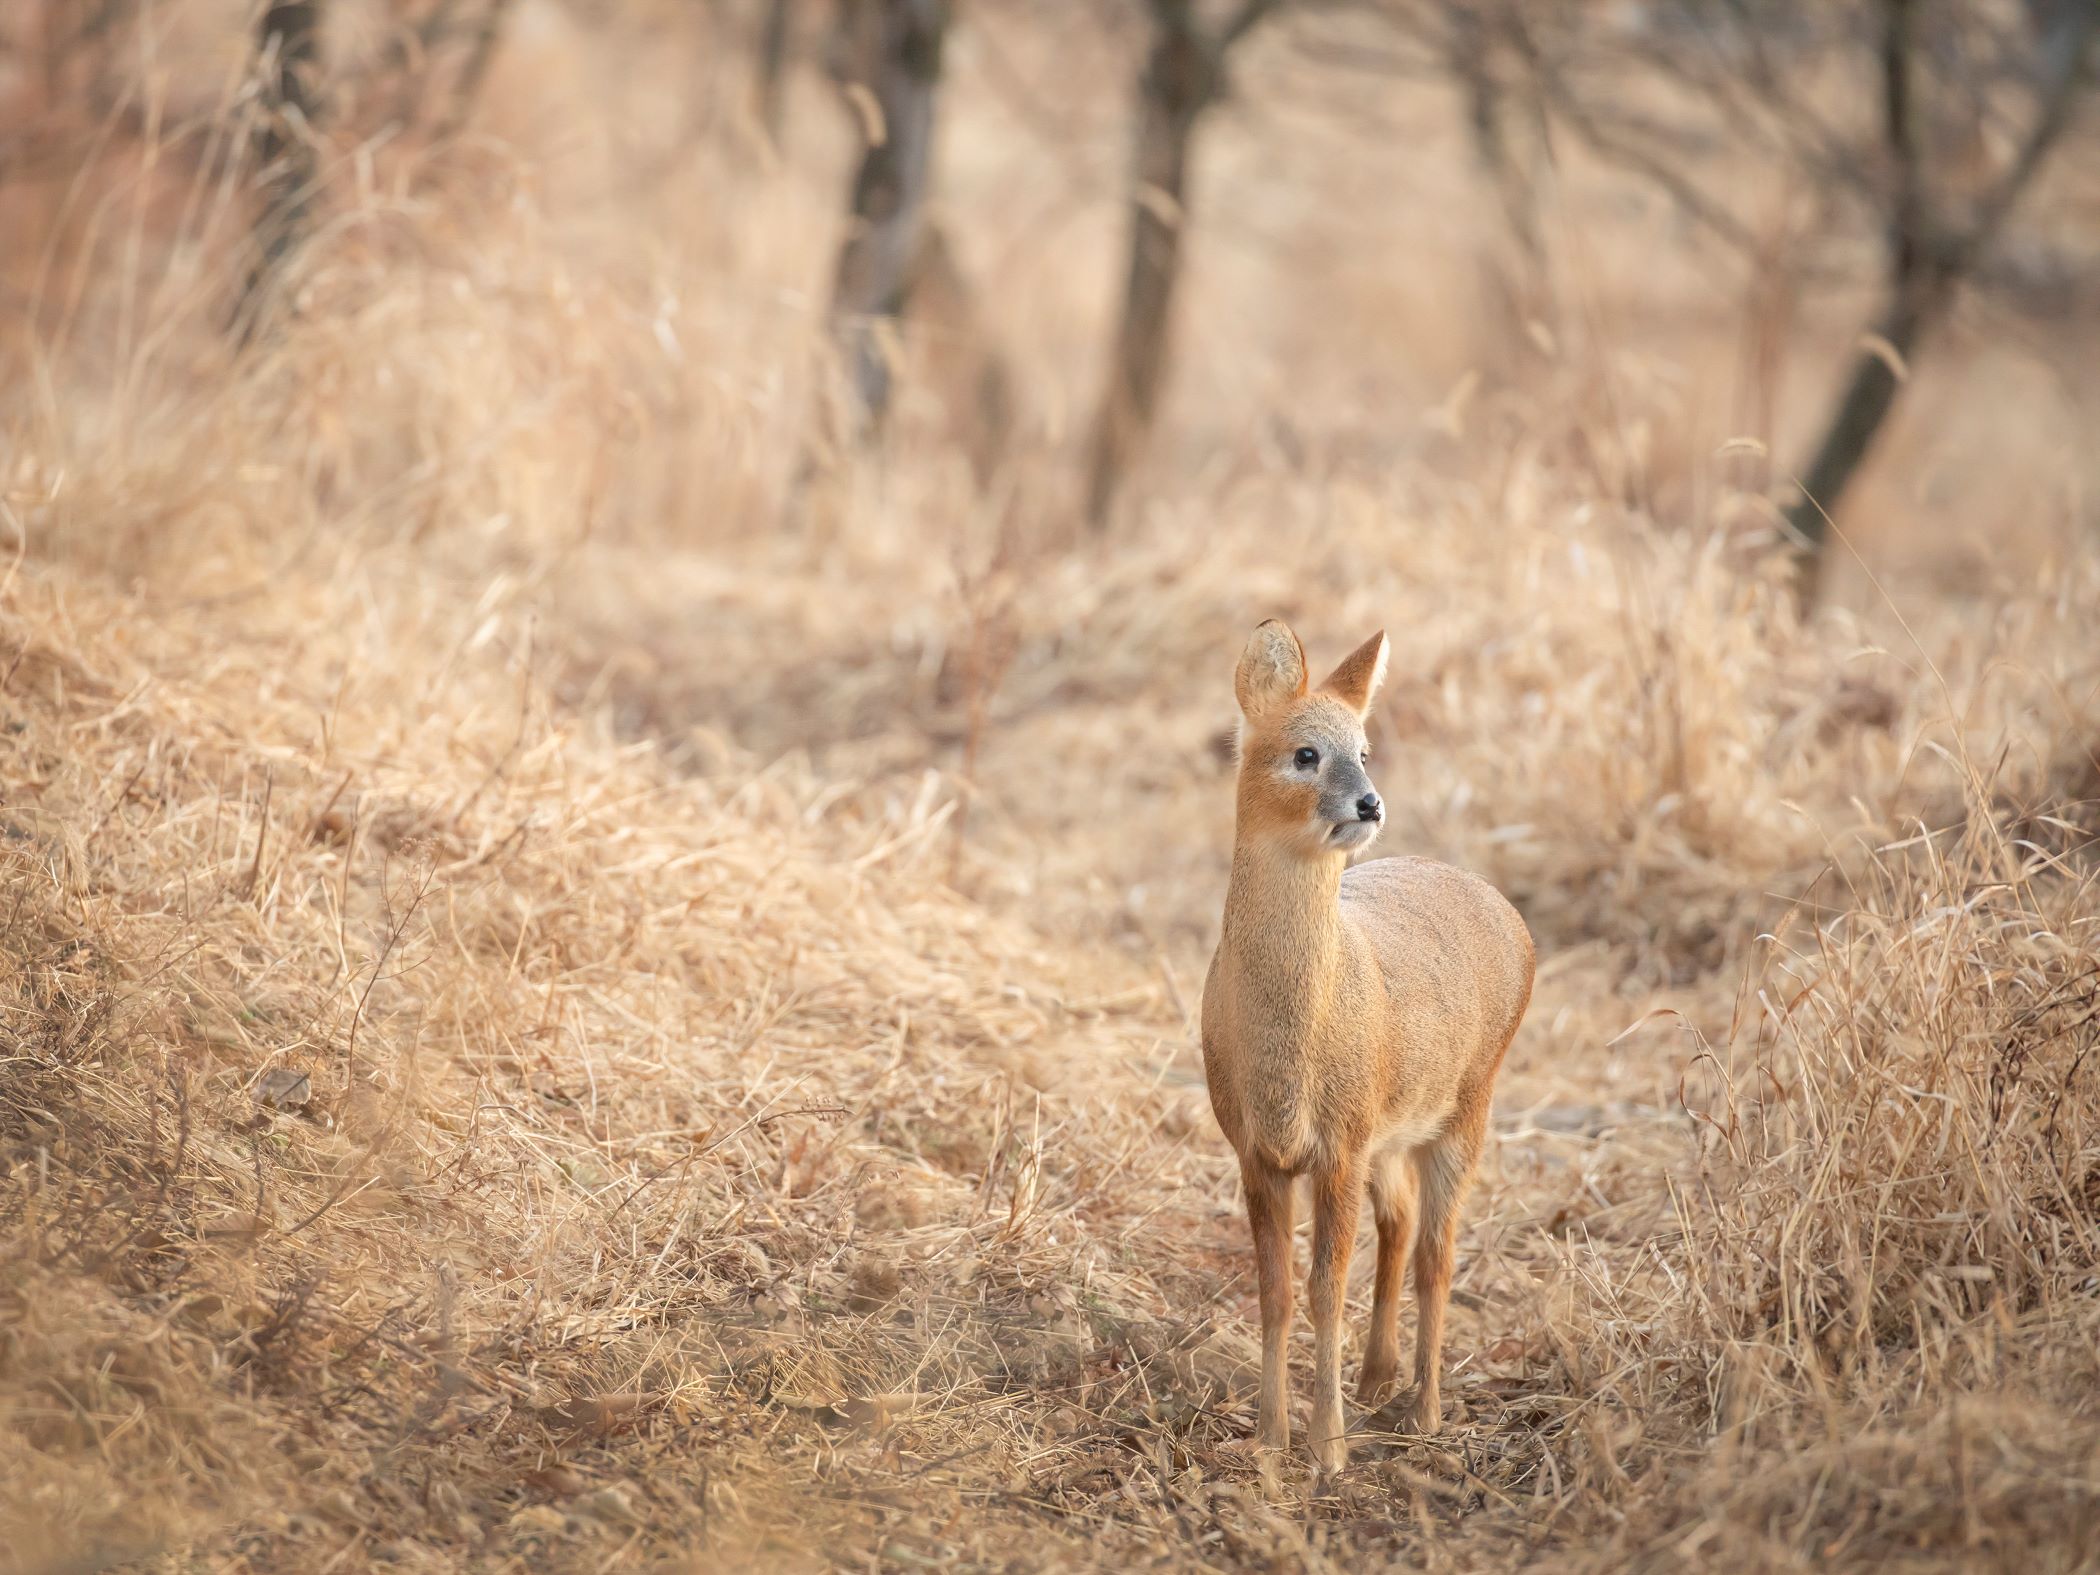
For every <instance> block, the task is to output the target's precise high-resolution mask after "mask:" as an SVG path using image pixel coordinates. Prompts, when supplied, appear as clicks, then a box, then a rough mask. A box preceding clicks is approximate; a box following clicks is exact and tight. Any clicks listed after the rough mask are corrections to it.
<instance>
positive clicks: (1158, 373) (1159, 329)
mask: <svg viewBox="0 0 2100 1575" xmlns="http://www.w3.org/2000/svg"><path fill="white" fill-rule="evenodd" d="M1216 68H1217V63H1216V60H1215V59H1214V58H1213V56H1212V54H1211V50H1210V46H1209V43H1208V41H1207V40H1205V39H1204V38H1203V37H1202V36H1201V35H1200V34H1199V33H1198V32H1197V31H1196V28H1195V24H1194V20H1193V18H1192V17H1190V16H1189V14H1188V9H1187V7H1185V6H1184V7H1179V8H1173V9H1171V10H1169V9H1162V10H1161V13H1160V20H1159V25H1158V27H1157V29H1156V31H1155V32H1154V34H1153V39H1152V53H1151V56H1150V58H1149V59H1148V60H1147V61H1146V63H1145V71H1144V75H1143V76H1142V77H1141V78H1140V79H1139V83H1138V134H1137V159H1136V173H1135V178H1134V180H1133V181H1132V186H1131V198H1130V259H1129V265H1128V270H1127V272H1126V274H1125V276H1124V283H1123V315H1122V319H1121V321H1120V323H1119V325H1118V327H1117V329H1116V341H1115V345H1114V347H1113V349H1112V350H1111V351H1110V353H1109V372H1108V389H1107V392H1106V393H1105V394H1104V395H1103V396H1102V401H1101V413H1100V416H1099V417H1098V419H1097V421H1096V423H1095V427H1094V447H1093V457H1092V460H1091V463H1090V464H1089V466H1088V471H1087V491H1086V513H1087V519H1088V521H1089V522H1090V523H1091V524H1093V525H1096V526H1099V525H1102V524H1104V523H1106V521H1107V519H1108V511H1109V509H1110V507H1111V506H1112V505H1113V504H1114V502H1115V497H1116V492H1117V490H1118V489H1119V488H1120V487H1121V486H1122V484H1123V477H1124V474H1125V473H1126V472H1127V471H1128V469H1129V468H1130V464H1131V462H1132V460H1133V459H1134V458H1135V457H1136V456H1137V454H1138V453H1139V452H1140V451H1141V450H1142V449H1143V447H1144V444H1145V439H1146V438H1147V436H1149V435H1150V432H1151V429H1152V419H1153V416H1154V415H1155V414H1156V413H1157V411H1158V408H1159V391H1160V386H1161V384H1162V383H1163V382H1164V381H1165V376H1166V366H1167V351H1168V347H1169V346H1168V341H1169V336H1170V330H1171V328H1172V318H1171V313H1172V311H1173V305H1174V287H1175V285H1176V284H1177V283H1178V282H1179V280H1180V277H1181V232H1182V224H1183V220H1184V218H1185V217H1186V215H1187V211H1188V167H1189V142H1190V139H1191V136H1192V134H1193V133H1194V131H1195V129H1196V122H1197V120H1198V119H1199V118H1200V117H1201V115H1202V113H1203V111H1204V109H1205V108H1206V107H1207V106H1208V105H1209V103H1210V101H1211V99H1212V97H1213V96H1214V95H1215V92H1216V81H1215V76H1216Z"/></svg>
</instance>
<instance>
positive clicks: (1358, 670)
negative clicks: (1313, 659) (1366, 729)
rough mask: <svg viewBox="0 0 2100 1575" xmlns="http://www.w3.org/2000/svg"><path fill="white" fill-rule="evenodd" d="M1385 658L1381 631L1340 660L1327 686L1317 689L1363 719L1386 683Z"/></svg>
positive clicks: (1384, 646)
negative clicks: (1380, 688)
mask: <svg viewBox="0 0 2100 1575" xmlns="http://www.w3.org/2000/svg"><path fill="white" fill-rule="evenodd" d="M1385 657H1386V644H1385V631H1384V630H1383V629H1381V630H1379V631H1378V632H1377V633H1376V634H1374V635H1372V636H1371V638H1370V639H1368V640H1366V641H1364V643H1363V644H1362V645H1359V646H1358V647H1357V648H1356V649H1355V650H1353V651H1351V652H1350V653H1349V654H1348V655H1347V656H1345V657H1343V658H1342V664H1341V666H1339V667H1337V668H1336V669H1335V670H1334V671H1333V672H1331V673H1329V674H1328V675H1327V682H1325V683H1324V684H1322V685H1320V687H1321V688H1322V689H1323V690H1325V691H1326V692H1327V693H1328V694H1331V695H1333V696H1334V697H1335V698H1336V699H1337V700H1339V701H1341V702H1342V703H1343V704H1344V705H1346V706H1348V707H1349V708H1350V709H1351V710H1352V711H1354V712H1355V713H1356V714H1357V715H1358V716H1362V715H1363V714H1364V713H1365V712H1366V711H1368V710H1370V709H1371V700H1372V697H1373V696H1375V695H1376V694H1377V693H1378V686H1379V685H1380V684H1382V683H1384V682H1385Z"/></svg>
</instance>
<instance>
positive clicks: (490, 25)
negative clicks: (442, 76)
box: [434, 0, 511, 142]
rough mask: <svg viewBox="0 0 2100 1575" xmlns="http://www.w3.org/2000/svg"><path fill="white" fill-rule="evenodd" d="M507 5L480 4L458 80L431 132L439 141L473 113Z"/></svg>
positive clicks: (496, 0)
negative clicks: (435, 127) (435, 126)
mask: <svg viewBox="0 0 2100 1575" xmlns="http://www.w3.org/2000/svg"><path fill="white" fill-rule="evenodd" d="M510 8H511V0H486V3H485V4H484V5H483V6H482V8H481V16H480V18H479V19H478V20H477V21H476V22H475V24H474V31H473V33H472V35H471V36H470V38H469V40H468V44H467V58H466V61H465V63H464V64H462V65H461V66H460V68H459V80H458V81H457V82H455V83H453V84H452V97H451V99H450V101H449V102H448V103H447V104H446V106H445V114H444V118H443V119H442V120H440V121H439V122H438V125H437V130H436V132H435V133H434V135H435V136H436V138H437V140H438V141H440V142H444V141H449V140H450V139H451V138H453V137H456V136H458V135H459V133H460V132H461V130H463V129H464V128H465V126H466V124H467V117H468V116H470V115H472V114H473V113H474V101H475V100H476V99H477V98H479V97H480V96H481V85H482V83H484V82H486V81H487V80H488V75H489V66H490V65H491V64H492V63H493V62H494V61H495V58H496V45H497V44H498V43H499V42H501V40H502V37H503V19H504V17H505V15H506V14H508V12H509V11H510Z"/></svg>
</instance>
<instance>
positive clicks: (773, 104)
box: [758, 0, 795, 148]
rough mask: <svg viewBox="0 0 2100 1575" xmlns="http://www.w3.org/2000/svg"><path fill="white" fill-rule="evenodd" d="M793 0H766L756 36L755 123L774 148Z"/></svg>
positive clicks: (777, 130)
mask: <svg viewBox="0 0 2100 1575" xmlns="http://www.w3.org/2000/svg"><path fill="white" fill-rule="evenodd" d="M794 11H795V4H794V0H766V15H765V20H764V22H763V23H762V24H761V26H760V29H759V35H758V123H759V126H760V127H761V128H762V129H763V130H764V131H765V134H766V138H767V140H768V141H770V142H771V143H772V144H773V146H774V147H776V148H777V147H779V146H780V99H781V89H782V85H783V84H784V83H785V81H786V79H787V52H788V33H789V26H788V24H789V23H790V22H791V21H792V20H793V18H794Z"/></svg>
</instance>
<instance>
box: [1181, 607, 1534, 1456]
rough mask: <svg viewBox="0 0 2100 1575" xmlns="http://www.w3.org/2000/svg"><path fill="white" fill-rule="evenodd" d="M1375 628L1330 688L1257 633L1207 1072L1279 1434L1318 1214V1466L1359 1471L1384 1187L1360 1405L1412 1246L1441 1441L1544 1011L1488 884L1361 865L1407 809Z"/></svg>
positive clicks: (1525, 940)
mask: <svg viewBox="0 0 2100 1575" xmlns="http://www.w3.org/2000/svg"><path fill="white" fill-rule="evenodd" d="M1385 666H1386V640H1385V636H1384V634H1383V633H1379V634H1375V635H1373V636H1372V637H1371V638H1370V639H1369V640H1366V641H1365V642H1364V643H1363V644H1362V645H1361V646H1359V647H1357V649H1356V650H1355V651H1354V652H1352V653H1351V654H1350V655H1349V656H1348V657H1346V658H1345V659H1344V660H1343V662H1342V664H1341V665H1340V666H1339V667H1337V668H1336V669H1335V670H1334V671H1333V672H1332V673H1331V674H1330V675H1328V678H1327V680H1326V682H1324V683H1322V684H1321V685H1320V686H1319V687H1318V688H1317V689H1314V688H1311V687H1310V686H1309V685H1308V683H1307V681H1306V679H1307V674H1306V665H1305V648H1304V647H1303V646H1302V645H1300V644H1299V642H1298V637H1297V636H1296V635H1294V634H1292V633H1291V631H1290V630H1289V629H1288V628H1286V627H1285V626H1284V625H1283V624H1282V623H1280V622H1278V621H1276V620H1273V619H1272V620H1270V621H1269V622H1267V623H1265V624H1263V625H1262V626H1261V627H1260V628H1258V629H1256V630H1255V631H1254V634H1253V636H1252V637H1251V638H1250V639H1249V640H1248V642H1247V648H1246V651H1245V653H1244V654H1243V655H1242V656H1241V657H1240V663H1239V671H1238V673H1237V674H1236V676H1235V688H1236V689H1237V691H1238V695H1239V703H1240V711H1241V713H1242V716H1243V718H1244V721H1243V723H1242V726H1241V731H1240V759H1239V787H1238V805H1237V825H1236V829H1235V835H1234V839H1233V850H1232V878H1231V883H1230V885H1229V886H1228V887H1227V888H1226V893H1225V925H1224V933H1223V934H1222V936H1221V937H1220V939H1219V941H1218V950H1217V954H1216V956H1215V957H1213V958H1212V960H1211V965H1210V976H1209V979H1208V980H1207V981H1206V982H1205V984H1204V987H1203V1068H1204V1075H1205V1078H1206V1080H1207V1081H1208V1083H1209V1085H1210V1099H1211V1108H1212V1110H1213V1111H1215V1112H1216V1114H1217V1118H1218V1125H1219V1126H1220V1127H1222V1128H1223V1129H1224V1132H1225V1136H1226V1138H1227V1140H1228V1141H1230V1142H1231V1144H1232V1146H1233V1148H1234V1150H1235V1151H1237V1153H1238V1154H1239V1159H1240V1175H1241V1179H1242V1181H1243V1182H1244V1184H1245V1188H1246V1194H1247V1220H1248V1224H1249V1225H1250V1226H1251V1228H1252V1230H1253V1235H1254V1267H1255V1275H1256V1279H1257V1282H1258V1284H1259V1288H1260V1295H1261V1335H1262V1338H1261V1400H1260V1413H1259V1422H1258V1426H1257V1429H1256V1435H1255V1436H1256V1441H1257V1442H1258V1443H1259V1444H1261V1445H1263V1446H1267V1447H1269V1448H1275V1449H1282V1448H1287V1447H1288V1446H1289V1444H1290V1436H1291V1424H1290V1415H1289V1411H1288V1409H1287V1403H1286V1395H1287V1388H1288V1383H1287V1367H1286V1353H1287V1350H1288V1346H1289V1337H1290V1325H1291V1305H1292V1297H1291V1210H1292V1194H1293V1184H1294V1183H1296V1182H1298V1181H1300V1179H1301V1178H1302V1179H1303V1181H1304V1182H1305V1183H1307V1184H1308V1190H1309V1191H1310V1194H1311V1200H1312V1222H1313V1240H1312V1272H1311V1274H1310V1276H1309V1281H1308V1286H1307V1289H1308V1291H1309V1293H1310V1297H1309V1299H1310V1301H1311V1303H1312V1321H1313V1342H1314V1343H1313V1353H1314V1354H1313V1412H1312V1433H1311V1441H1312V1448H1313V1455H1314V1458H1315V1459H1316V1460H1317V1461H1318V1463H1319V1465H1320V1466H1321V1468H1322V1469H1324V1470H1330V1471H1331V1470H1336V1469H1339V1468H1340V1467H1341V1465H1342V1464H1343V1462H1344V1461H1345V1459H1346V1458H1347V1445H1346V1443H1345V1441H1344V1437H1343V1427H1342V1395H1341V1338H1340V1322H1341V1312H1342V1297H1343V1293H1344V1290H1345V1287H1346V1283H1347V1279H1348V1272H1349V1257H1350V1254H1351V1252H1352V1251H1353V1250H1354V1247H1355V1241H1356V1225H1357V1217H1358V1214H1359V1212H1360V1209H1361V1207H1362V1201H1363V1197H1364V1193H1365V1191H1366V1190H1367V1189H1368V1191H1369V1193H1370V1197H1371V1210H1372V1214H1373V1215H1374V1217H1375V1218H1376V1221H1377V1226H1378V1269H1377V1275H1376V1278H1375V1282H1374V1290H1373V1305H1372V1312H1371V1329H1370V1338H1369V1341H1368V1343H1367V1344H1366V1346H1365V1349H1364V1361H1363V1376H1362V1382H1361V1387H1360V1390H1359V1397H1360V1398H1361V1399H1362V1401H1363V1402H1364V1403H1365V1404H1366V1405H1371V1404H1375V1403H1377V1402H1378V1401H1379V1400H1380V1399H1381V1397H1382V1396H1383V1395H1384V1394H1385V1392H1386V1391H1387V1390H1388V1389H1389V1387H1390V1386H1391V1385H1392V1383H1393V1380H1394V1379H1395V1377H1396V1376H1397V1374H1398V1372H1399V1365H1400V1328H1399V1297H1400V1281H1401V1278H1402V1275H1403V1273H1404V1272H1405V1270H1406V1266H1407V1259H1408V1252H1409V1248H1410V1247H1412V1248H1413V1252H1414V1264H1415V1298H1416V1302H1417V1314H1418V1318H1419V1325H1418V1328H1417V1332H1416V1339H1415V1362H1414V1370H1415V1387H1414V1391H1413V1394H1412V1396H1411V1398H1410V1402H1409V1404H1408V1406H1407V1408H1406V1409H1405V1412H1404V1414H1403V1425H1404V1426H1405V1427H1407V1428H1408V1429H1409V1430H1411V1431H1416V1432H1421V1433H1429V1432H1434V1431H1435V1430H1436V1427H1437V1423H1438V1418H1439V1402H1438V1394H1437V1372H1438V1367H1439V1363H1440V1359H1441V1355H1442V1346H1443V1332H1444V1305H1445V1302H1446V1300H1447V1298H1448V1297H1449V1295H1450V1290H1451V1267H1452V1258H1453V1254H1454V1251H1455V1246H1456V1240H1457V1235H1458V1211H1459V1205H1460V1203H1461V1202H1462V1201H1463V1199H1464V1196H1465V1192H1466V1188H1467V1185H1468V1183H1469V1182H1470V1181H1471V1179H1472V1175H1473V1169H1474V1165H1475V1163H1476V1162H1477V1161H1478V1160H1479V1158H1480V1150H1481V1144H1482V1141H1483V1139H1484V1138H1485V1137H1486V1134H1487V1122H1488V1103H1489V1098H1490V1096H1491V1094H1492V1092H1493V1088H1494V1083H1495V1074H1496V1072H1497V1071H1499V1070H1500V1068H1501V1066H1502V1058H1503V1055H1504V1053H1505V1052H1506V1051H1507V1050H1508V1048H1509V1042H1510V1039H1511V1037H1512V1036H1513V1035H1514V1034H1515V1033H1516V1031H1517V1024H1518V1023H1519V1022H1520V1021H1521V1020H1522V1018H1523V1016H1524V1009H1525V1007H1526V1006H1527V1005H1529V1004H1530V1000H1531V983H1532V973H1533V969H1534V963H1535V955H1534V953H1533V950H1532V944H1531V936H1530V933H1529V932H1528V931H1527V930H1526V929H1525V928H1524V921H1523V920H1522V919H1521V918H1520V917H1518V915H1517V911H1516V909H1514V908H1512V907H1511V906H1510V905H1509V903H1508V902H1507V901H1506V900H1505V899H1504V898H1503V897H1502V895H1501V894H1500V893H1499V892H1497V891H1496V890H1495V889H1494V888H1493V887H1492V886H1490V885H1488V883H1487V882H1486V881H1483V880H1481V879H1480V878H1479V877H1477V876H1474V875H1469V874H1467V873H1465V872H1464V871H1462V870H1456V869H1453V868H1451V867H1450V866H1449V865H1445V864H1437V863H1434V862H1432V861H1430V860H1428V859H1420V858H1386V859H1375V860H1372V861H1370V862H1368V863H1363V864H1358V865H1356V866H1355V867H1354V868H1347V867H1346V866H1347V865H1348V864H1349V858H1350V855H1351V854H1353V853H1357V852H1360V851H1361V850H1362V849H1364V848H1366V847H1368V846H1370V844H1371V842H1372V840H1373V839H1374V838H1376V837H1377V835H1378V831H1379V828H1380V826H1381V825H1382V824H1383V823H1384V820H1385V806H1384V803H1383V801H1382V800H1381V799H1380V798H1379V796H1378V791H1377V789H1376V788H1374V787H1373V786H1372V785H1371V779H1370V776H1369V775H1368V773H1367V769H1366V768H1367V765H1368V762H1369V760H1370V751H1369V749H1368V747H1367V746H1366V743H1365V740H1364V718H1365V715H1366V714H1367V713H1368V711H1369V709H1370V705H1371V699H1372V696H1373V695H1374V694H1376V693H1377V690H1378V686H1379V684H1380V683H1381V682H1382V681H1383V679H1384V677H1385Z"/></svg>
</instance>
